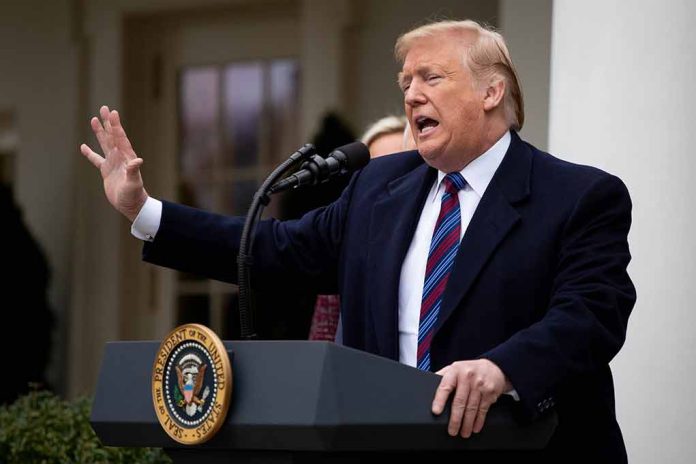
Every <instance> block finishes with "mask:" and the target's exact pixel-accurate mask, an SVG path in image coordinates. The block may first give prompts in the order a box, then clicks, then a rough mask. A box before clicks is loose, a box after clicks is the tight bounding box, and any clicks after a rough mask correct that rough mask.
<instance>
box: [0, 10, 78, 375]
mask: <svg viewBox="0 0 696 464" xmlns="http://www.w3.org/2000/svg"><path fill="white" fill-rule="evenodd" d="M71 3H72V2H69V1H68V0H62V1H53V2H45V1H41V0H26V1H11V2H3V3H2V6H1V7H0V63H2V66H1V69H0V110H2V111H5V110H8V111H12V112H14V114H15V117H16V119H15V121H16V127H17V130H18V132H19V143H18V151H17V156H16V159H15V170H16V172H15V173H14V179H15V196H16V201H17V202H18V204H19V207H20V208H21V210H22V212H23V215H24V220H25V222H26V223H27V225H28V227H29V229H30V230H31V232H32V233H33V235H34V237H35V238H36V239H37V241H38V242H39V243H40V244H41V246H42V247H43V249H44V251H45V254H46V257H47V259H48V261H49V265H50V268H51V272H52V279H51V287H50V293H49V298H50V302H51V305H52V306H53V309H54V311H55V312H56V316H57V320H58V323H59V324H60V323H62V318H63V316H64V313H65V311H66V309H67V307H68V304H69V302H68V300H69V291H68V289H69V280H70V266H69V263H70V252H71V249H72V240H71V238H72V234H71V218H72V214H71V204H72V200H73V192H74V189H73V181H72V169H73V166H74V163H75V162H76V161H77V158H78V152H77V149H76V144H75V141H76V132H75V127H76V124H75V121H76V118H77V100H78V99H77V50H76V47H75V44H74V38H73V36H72V34H73V24H72V21H73V18H72V17H71V16H72V10H71V8H70V5H71ZM18 309H19V310H21V308H13V310H18ZM61 338H62V335H61V333H60V330H57V331H56V335H55V339H56V341H59V340H60V339H61ZM60 357H61V356H60V353H59V352H58V351H57V350H56V351H54V353H53V362H54V363H56V362H60ZM52 377H53V379H52V381H53V382H54V383H56V382H57V383H60V378H59V377H60V373H59V372H55V368H54V372H53V375H52Z"/></svg>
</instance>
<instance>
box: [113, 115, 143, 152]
mask: <svg viewBox="0 0 696 464" xmlns="http://www.w3.org/2000/svg"><path fill="white" fill-rule="evenodd" d="M109 125H110V126H111V134H112V135H113V137H114V143H115V145H116V146H117V147H118V149H119V150H120V151H121V153H123V154H124V155H126V157H128V158H131V159H135V158H136V157H137V156H136V155H135V153H134V152H133V147H132V146H131V143H130V140H128V136H127V135H126V131H125V130H124V129H123V126H122V125H121V117H120V116H119V114H118V111H116V110H113V111H111V113H109Z"/></svg>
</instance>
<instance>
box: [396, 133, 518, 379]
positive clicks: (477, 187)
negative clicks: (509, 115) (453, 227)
mask: <svg viewBox="0 0 696 464" xmlns="http://www.w3.org/2000/svg"><path fill="white" fill-rule="evenodd" d="M510 140H511V136H510V132H506V133H505V135H503V136H502V137H501V138H500V140H498V141H497V142H496V143H495V144H494V145H493V146H492V147H491V148H489V149H488V151H486V152H485V153H484V154H482V155H481V156H479V157H478V158H476V159H475V160H473V161H472V162H470V163H469V164H467V165H466V167H465V168H464V169H462V170H461V171H460V173H461V175H462V176H463V177H464V180H466V186H465V187H464V188H463V189H462V190H460V191H459V194H458V197H459V210H460V212H461V215H462V222H461V235H460V237H459V239H460V240H461V238H462V237H463V236H464V234H465V233H466V229H467V227H468V226H469V222H471V218H472V217H473V216H474V212H475V211H476V207H477V206H478V204H479V201H481V197H482V196H483V194H484V192H485V191H486V188H487V187H488V184H489V183H490V182H491V179H492V178H493V174H495V171H496V170H497V169H498V166H500V163H501V161H503V157H504V156H505V153H506V152H507V149H508V147H509V146H510ZM445 175H447V173H445V172H441V171H440V172H438V175H437V180H436V181H435V183H434V184H433V186H432V188H431V189H430V193H428V198H427V199H426V200H425V204H424V205H423V210H422V211H421V215H420V219H419V220H418V226H417V227H416V232H415V234H414V235H413V240H412V241H411V246H410V247H409V249H408V252H407V253H406V258H405V259H404V263H403V265H402V266H401V277H400V279H399V361H400V362H402V363H403V364H408V365H409V366H414V367H415V366H416V352H417V350H418V325H419V322H420V310H421V300H422V297H423V281H424V279H425V266H426V264H427V262H428V250H429V249H430V240H431V238H432V235H433V230H434V229H435V223H436V222H437V216H438V215H439V214H440V203H441V200H442V194H443V193H444V186H443V185H442V179H444V178H445Z"/></svg>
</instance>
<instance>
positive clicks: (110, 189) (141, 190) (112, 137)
mask: <svg viewBox="0 0 696 464" xmlns="http://www.w3.org/2000/svg"><path fill="white" fill-rule="evenodd" d="M99 115H100V117H101V121H100V120H99V118H97V117H94V118H92V120H91V121H90V124H91V125H92V131H94V135H96V136H97V140H98V141H99V146H101V149H102V152H103V153H104V156H103V157H102V156H101V155H99V154H98V153H96V152H95V151H93V150H92V149H91V148H90V147H88V146H87V145H86V144H84V143H83V144H82V145H81V146H80V151H81V152H82V154H83V155H84V156H85V157H86V158H87V159H88V160H89V161H90V162H91V163H92V164H93V165H94V166H95V167H97V168H98V169H99V172H100V173H101V176H102V179H103V180H104V193H105V194H106V198H107V199H108V200H109V203H111V204H112V205H113V207H114V208H116V210H117V211H119V212H120V213H121V214H123V215H124V216H126V217H127V218H128V219H129V220H130V221H131V222H132V221H134V220H135V218H136V217H137V215H138V213H139V212H140V209H141V208H142V207H143V205H144V204H145V200H147V197H148V195H147V192H146V191H145V187H144V186H143V179H142V176H141V175H140V166H141V165H142V164H143V160H142V158H139V157H138V155H136V153H135V151H133V147H132V146H131V143H130V141H129V140H128V136H126V131H125V130H124V129H123V126H122V125H121V119H120V117H119V115H118V112H117V111H116V110H113V111H109V108H108V107H107V106H102V107H101V108H100V109H99Z"/></svg>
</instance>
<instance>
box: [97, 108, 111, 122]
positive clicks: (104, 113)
mask: <svg viewBox="0 0 696 464" xmlns="http://www.w3.org/2000/svg"><path fill="white" fill-rule="evenodd" d="M99 116H100V117H101V119H102V122H103V123H104V125H106V121H108V120H109V107H108V106H106V105H103V106H102V107H101V108H99Z"/></svg>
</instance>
